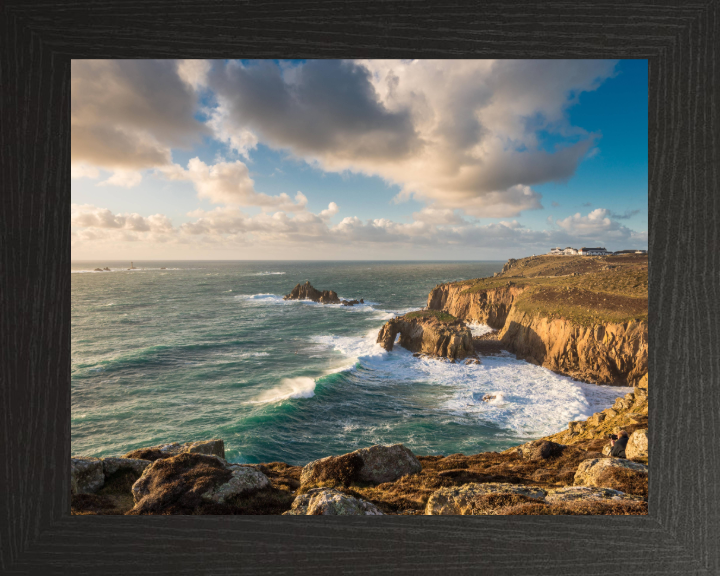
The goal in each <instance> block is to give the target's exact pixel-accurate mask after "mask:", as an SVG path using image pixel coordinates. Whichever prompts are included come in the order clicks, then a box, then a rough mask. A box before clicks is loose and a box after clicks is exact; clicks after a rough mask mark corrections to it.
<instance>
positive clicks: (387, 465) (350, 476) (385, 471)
mask: <svg viewBox="0 0 720 576" xmlns="http://www.w3.org/2000/svg"><path fill="white" fill-rule="evenodd" d="M421 469H422V465H421V464H420V461H419V460H418V459H417V458H416V456H415V455H414V454H413V453H412V452H411V451H410V450H409V449H407V448H406V447H405V446H403V445H402V444H393V445H392V446H380V445H375V446H370V447H369V448H361V449H360V450H355V451H354V452H350V453H349V454H343V455H342V456H328V457H326V458H321V459H320V460H315V461H313V462H310V463H309V464H307V465H306V466H305V467H304V468H303V469H302V473H301V475H300V483H301V485H302V486H322V485H327V484H330V485H338V484H342V485H344V486H349V485H350V484H351V483H353V482H363V483H369V484H382V483H383V482H393V481H394V480H397V479H398V478H401V477H403V476H406V475H408V474H416V473H418V472H420V470H421Z"/></svg>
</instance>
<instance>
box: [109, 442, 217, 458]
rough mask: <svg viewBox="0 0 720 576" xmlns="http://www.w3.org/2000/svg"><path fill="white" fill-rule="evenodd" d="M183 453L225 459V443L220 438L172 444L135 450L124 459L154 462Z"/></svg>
mask: <svg viewBox="0 0 720 576" xmlns="http://www.w3.org/2000/svg"><path fill="white" fill-rule="evenodd" d="M183 453H189V454H206V455H208V456H219V457H220V458H225V443H224V442H223V441H222V440H220V439H218V438H215V439H213V440H201V441H199V442H185V443H184V444H181V443H179V442H172V443H170V444H160V445H158V446H150V447H149V448H140V449H138V450H133V451H132V452H128V453H127V454H125V456H123V458H139V459H141V460H150V461H151V462H154V461H155V460H158V459H160V458H169V457H171V456H177V455H178V454H183Z"/></svg>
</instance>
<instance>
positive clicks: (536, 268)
mask: <svg viewBox="0 0 720 576" xmlns="http://www.w3.org/2000/svg"><path fill="white" fill-rule="evenodd" d="M558 259H559V260H560V262H558V261H557V260H558ZM599 260H600V259H585V260H583V259H582V257H569V256H568V257H562V256H561V257H556V258H552V257H547V258H543V257H535V258H529V259H523V260H517V261H511V262H510V263H509V264H506V265H505V267H504V268H503V272H501V273H500V274H499V275H497V276H496V277H493V278H479V279H476V280H468V281H463V282H454V283H449V284H442V285H439V286H436V287H435V288H434V289H433V290H432V291H431V292H430V294H429V295H428V305H427V308H428V309H429V310H436V311H443V312H447V313H449V314H452V315H453V316H455V317H457V318H459V319H462V320H465V321H468V322H481V323H484V324H487V325H488V326H490V327H492V328H495V329H497V330H499V331H500V332H499V337H500V340H501V342H502V345H503V346H504V347H505V348H506V349H508V350H510V351H511V352H514V353H515V354H517V356H518V357H520V358H523V359H526V360H528V361H530V362H532V363H534V364H538V365H541V366H544V367H546V368H548V369H550V370H553V371H555V372H559V373H561V374H565V375H568V376H572V377H573V378H576V379H578V380H583V381H586V382H593V383H597V384H613V385H626V386H633V385H635V384H636V383H637V382H638V381H639V380H640V378H642V376H643V375H645V374H647V370H648V324H647V258H645V259H644V261H638V260H637V259H627V260H625V261H623V260H619V261H617V262H615V261H613V262H610V263H609V262H607V261H608V260H610V259H605V261H604V262H603V261H599Z"/></svg>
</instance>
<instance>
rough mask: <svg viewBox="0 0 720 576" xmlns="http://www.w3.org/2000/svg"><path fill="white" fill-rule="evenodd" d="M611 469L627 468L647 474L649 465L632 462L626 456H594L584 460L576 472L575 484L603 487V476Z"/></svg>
mask: <svg viewBox="0 0 720 576" xmlns="http://www.w3.org/2000/svg"><path fill="white" fill-rule="evenodd" d="M610 469H626V470H631V471H634V472H640V473H644V474H647V473H648V467H647V466H645V465H644V464H640V463H638V462H631V461H630V460H626V459H624V458H593V459H590V460H583V461H582V462H580V466H578V469H577V472H575V481H574V485H575V486H598V487H603V484H602V483H601V482H602V477H603V475H605V474H606V473H607V472H608V471H610Z"/></svg>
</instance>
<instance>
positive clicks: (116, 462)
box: [102, 458, 152, 478]
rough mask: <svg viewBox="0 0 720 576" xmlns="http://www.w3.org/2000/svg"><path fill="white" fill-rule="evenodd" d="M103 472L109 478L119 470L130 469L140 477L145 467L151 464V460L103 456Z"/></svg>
mask: <svg viewBox="0 0 720 576" xmlns="http://www.w3.org/2000/svg"><path fill="white" fill-rule="evenodd" d="M102 464H103V474H104V475H105V478H109V477H110V476H113V475H115V474H117V473H118V472H125V471H129V472H132V473H133V474H135V475H137V476H138V477H140V476H141V475H142V473H143V472H144V471H145V468H147V467H148V466H150V464H152V462H151V461H150V460H141V459H139V458H102Z"/></svg>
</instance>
